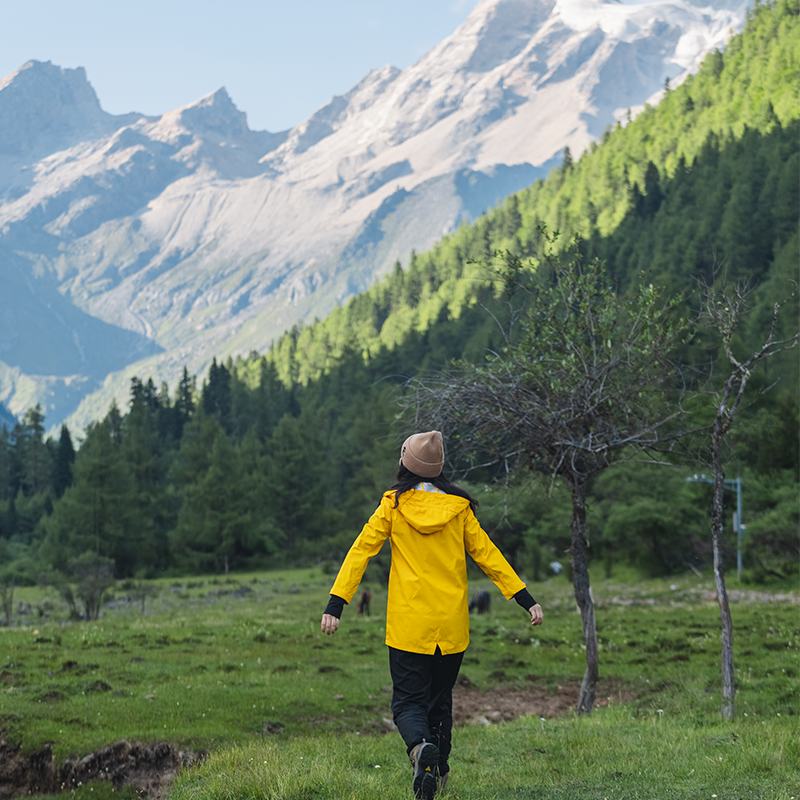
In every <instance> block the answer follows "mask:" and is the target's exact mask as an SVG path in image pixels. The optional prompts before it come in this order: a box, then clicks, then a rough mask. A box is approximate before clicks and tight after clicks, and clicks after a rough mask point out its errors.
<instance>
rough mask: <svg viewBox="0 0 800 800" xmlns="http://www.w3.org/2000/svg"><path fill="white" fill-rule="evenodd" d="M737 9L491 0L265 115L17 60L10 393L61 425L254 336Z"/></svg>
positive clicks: (557, 137)
mask: <svg viewBox="0 0 800 800" xmlns="http://www.w3.org/2000/svg"><path fill="white" fill-rule="evenodd" d="M744 12H745V5H744V3H742V2H739V1H738V0H731V2H730V3H726V2H724V0H714V2H713V3H712V2H709V3H704V2H702V0H696V2H695V3H689V2H685V1H684V0H655V1H654V2H646V3H642V4H639V5H623V4H622V3H619V2H616V1H615V0H481V2H479V3H478V4H477V6H476V7H475V9H474V10H473V12H472V14H470V16H469V17H468V19H467V20H466V21H465V22H464V24H463V25H461V26H460V27H459V28H458V30H456V31H455V32H454V33H453V35H452V36H450V37H448V38H447V39H445V40H444V41H443V42H441V43H440V44H439V45H438V46H436V47H435V48H433V49H432V50H431V51H430V52H428V53H426V54H425V55H424V56H423V57H422V58H420V59H419V61H417V62H416V63H415V64H413V65H412V66H411V67H409V68H408V69H405V70H402V71H401V70H398V69H396V68H394V67H391V66H386V67H384V68H382V69H376V70H373V71H372V72H370V73H369V74H368V75H367V76H366V77H365V78H364V79H363V80H362V81H360V82H359V83H358V84H357V85H356V86H354V87H353V88H352V89H351V90H350V91H349V92H347V93H346V94H345V95H342V96H340V97H334V98H333V99H332V100H331V102H330V103H328V104H327V105H325V106H324V107H323V108H321V109H319V110H318V111H317V112H315V113H314V114H312V115H311V117H309V118H308V119H307V120H306V121H304V122H303V123H301V124H300V125H298V126H296V127H295V128H293V129H292V130H290V131H284V132H282V133H275V134H273V133H269V132H266V131H262V132H257V131H251V130H250V129H249V127H248V125H247V118H246V115H245V114H244V113H243V112H241V111H239V110H238V109H237V108H236V106H235V105H234V103H233V102H232V100H231V99H230V97H229V96H228V94H227V93H226V92H225V90H224V89H220V90H218V91H217V92H214V93H212V94H210V95H207V96H206V97H204V98H202V99H200V100H199V101H197V102H195V103H191V104H189V105H187V106H184V107H183V108H180V109H177V110H175V111H171V112H169V113H167V114H164V115H162V116H161V117H157V118H154V117H145V116H143V115H140V114H129V115H124V116H120V117H117V116H112V115H110V114H106V113H105V112H104V111H103V110H102V109H101V107H100V104H99V103H98V101H97V97H96V96H95V93H94V91H93V89H92V88H91V86H90V85H89V83H88V82H87V80H86V76H85V74H84V72H83V70H82V69H78V70H61V69H59V68H58V67H55V66H53V65H51V64H49V63H47V64H42V63H39V62H29V63H28V64H26V65H24V66H23V67H21V68H20V69H19V70H17V71H16V72H15V73H12V74H11V75H9V76H8V77H6V78H4V79H2V80H0V259H1V260H2V261H3V263H4V264H7V265H9V266H8V269H6V270H4V272H3V273H0V309H2V311H3V319H4V320H12V319H13V320H15V321H14V323H13V325H12V324H10V323H7V324H5V325H4V326H3V327H0V401H2V402H5V404H6V405H7V407H8V408H9V409H10V410H11V411H12V412H14V413H17V414H18V413H19V412H20V411H21V410H22V409H23V408H24V407H25V406H26V405H28V404H30V403H31V402H35V401H37V400H38V401H41V402H42V403H43V404H44V405H45V407H46V410H47V413H48V418H49V420H50V422H53V423H55V422H58V421H60V420H61V419H63V418H64V417H65V416H67V415H68V414H70V413H73V412H74V411H75V409H76V407H77V406H78V404H79V403H80V404H81V405H80V409H79V412H78V416H77V419H78V420H79V421H81V422H83V421H86V420H87V419H90V418H92V417H96V416H98V415H100V414H102V413H104V411H105V409H106V408H107V406H108V402H109V401H110V398H111V397H112V396H114V395H115V394H116V395H119V396H120V399H122V398H123V397H124V395H125V393H126V392H127V381H128V377H129V376H130V375H131V374H140V375H144V376H145V377H146V376H148V375H152V376H154V378H155V379H156V380H157V381H160V380H162V379H166V380H170V381H173V382H174V380H175V377H176V375H177V374H178V373H179V371H180V370H181V369H182V368H183V365H184V364H187V365H188V366H189V367H190V369H193V370H200V369H202V368H203V367H204V366H205V364H207V363H208V362H209V361H210V359H211V356H212V355H217V356H219V355H227V354H229V353H236V352H247V351H249V350H251V349H253V348H255V349H263V348H265V347H267V346H268V345H269V343H270V342H271V341H272V340H274V339H275V338H276V337H277V336H278V335H280V333H281V332H282V331H283V330H285V329H287V328H288V327H290V326H291V325H292V324H294V323H296V322H298V321H300V320H302V319H305V318H308V317H310V316H314V315H318V316H322V315H324V314H326V313H327V312H328V311H329V310H330V309H331V308H332V307H333V306H334V304H335V303H336V302H341V301H344V300H346V298H347V297H349V296H350V295H352V294H353V293H355V292H358V291H360V290H362V289H364V288H365V287H366V286H367V285H369V284H370V283H371V282H372V281H374V279H375V277H376V276H379V275H381V274H383V273H385V272H386V271H387V270H388V269H389V268H390V267H391V264H392V263H393V262H394V260H395V259H396V258H400V259H405V258H406V257H407V255H408V252H409V251H410V250H411V248H417V249H420V250H421V249H425V248H427V247H429V246H430V245H431V244H433V243H434V242H435V241H436V240H437V239H439V238H440V237H441V236H442V235H443V234H444V233H446V232H448V231H450V230H452V229H453V228H454V227H455V226H456V225H457V224H458V223H459V221H460V220H462V219H465V218H466V219H470V218H474V217H475V216H477V215H478V214H480V213H481V211H483V210H485V209H486V208H487V207H488V206H490V205H492V204H493V203H494V202H495V201H496V200H497V199H499V198H502V197H504V196H506V195H507V194H509V193H511V192H513V191H517V190H519V189H520V188H522V187H523V186H526V185H528V184H529V183H531V182H532V181H533V180H534V179H535V178H537V177H540V176H543V175H544V174H546V172H547V171H548V170H549V169H550V167H551V166H553V165H554V164H555V163H557V162H558V161H559V160H560V157H561V154H562V153H563V150H564V147H565V146H569V147H570V148H571V150H572V152H573V153H575V154H577V153H579V152H581V151H582V150H583V149H584V148H585V147H587V146H588V144H589V143H590V142H591V141H593V140H594V139H596V138H597V137H598V136H600V134H601V133H602V132H603V130H604V129H605V128H606V127H607V126H608V125H609V124H612V123H613V122H614V121H615V119H617V118H619V117H621V116H623V115H624V114H625V113H626V110H627V109H628V108H630V107H634V108H635V107H637V106H640V105H641V104H643V103H644V102H645V101H646V100H648V99H649V98H657V97H658V92H659V91H660V90H661V89H662V88H663V85H664V81H665V79H666V78H669V79H670V80H671V81H672V82H673V84H674V83H676V82H679V81H680V80H682V79H683V77H685V75H686V74H688V73H689V72H691V71H693V70H694V69H696V68H697V66H698V64H699V63H700V61H701V60H702V58H703V57H704V56H705V54H706V53H707V52H709V50H711V49H713V48H715V47H722V46H723V45H724V43H725V42H726V40H727V38H728V36H729V35H730V32H731V31H732V30H737V29H739V28H740V27H741V24H742V22H743V20H744ZM37 315H38V316H39V318H40V321H39V324H37ZM93 326H94V327H93ZM22 331H24V336H22V335H21V334H20V332H22ZM90 331H91V332H92V333H91V336H92V337H93V338H92V345H91V346H87V344H86V341H87V338H86V337H87V336H89V335H90V334H89V332H90ZM73 334H74V335H73ZM41 352H53V353H58V354H59V359H56V361H57V362H58V363H55V364H54V363H51V361H50V360H48V359H42V358H41V357H40V356H36V355H35V353H41ZM110 373H114V374H110ZM101 389H102V391H99V392H98V390H101Z"/></svg>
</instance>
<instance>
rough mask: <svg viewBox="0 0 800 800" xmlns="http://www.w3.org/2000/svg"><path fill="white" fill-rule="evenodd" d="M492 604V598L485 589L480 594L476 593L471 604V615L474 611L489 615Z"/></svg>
mask: <svg viewBox="0 0 800 800" xmlns="http://www.w3.org/2000/svg"><path fill="white" fill-rule="evenodd" d="M491 602H492V598H491V596H490V595H489V592H487V591H486V590H485V589H482V590H481V591H480V592H475V594H474V595H472V600H471V601H470V604H469V613H470V614H471V613H472V612H473V611H477V612H478V613H479V614H488V613H489V605H490V604H491Z"/></svg>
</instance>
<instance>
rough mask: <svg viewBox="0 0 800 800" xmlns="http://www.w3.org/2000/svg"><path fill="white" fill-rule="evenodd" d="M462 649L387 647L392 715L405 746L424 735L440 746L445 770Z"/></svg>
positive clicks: (410, 746)
mask: <svg viewBox="0 0 800 800" xmlns="http://www.w3.org/2000/svg"><path fill="white" fill-rule="evenodd" d="M463 658H464V653H453V654H452V655H448V656H444V655H442V651H441V650H439V648H438V647H437V648H436V652H435V653H434V654H433V655H432V656H428V655H422V654H420V653H408V652H406V651H405V650H396V649H395V648H394V647H390V648H389V668H390V669H391V672H392V684H393V688H394V693H393V694H392V715H393V717H394V724H395V725H397V730H398V731H400V735H401V736H402V737H403V741H404V742H405V743H406V748H407V750H408V751H409V752H411V748H412V747H415V746H416V745H418V744H419V743H420V742H421V741H422V740H423V739H424V740H425V741H426V742H430V743H431V744H435V745H436V746H437V747H438V748H439V768H440V770H441V771H442V773H445V772H447V771H448V769H449V767H448V765H447V759H448V756H449V755H450V747H451V736H452V730H453V686H455V683H456V678H457V677H458V670H459V669H460V668H461V660H462V659H463Z"/></svg>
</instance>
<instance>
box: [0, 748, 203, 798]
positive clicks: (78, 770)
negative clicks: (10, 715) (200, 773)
mask: <svg viewBox="0 0 800 800" xmlns="http://www.w3.org/2000/svg"><path fill="white" fill-rule="evenodd" d="M206 756H207V753H205V752H201V753H192V752H189V751H182V750H178V748H176V747H175V746H174V745H172V744H170V743H169V742H155V743H154V744H150V745H142V744H140V743H138V742H137V743H136V744H131V743H130V742H128V741H126V740H125V739H123V740H121V741H119V742H116V743H115V744H112V745H109V746H108V747H103V748H102V749H100V750H97V751H95V752H94V753H90V754H89V755H88V756H84V757H83V758H81V759H67V760H66V761H65V762H64V764H63V765H62V766H61V767H60V768H58V769H56V767H55V764H54V762H53V750H52V747H51V746H50V745H46V746H45V747H43V748H42V749H41V750H40V751H39V752H38V753H34V754H33V755H30V756H23V755H22V753H21V752H20V750H19V747H17V746H15V745H12V744H10V743H9V742H7V741H6V739H5V738H4V737H3V736H2V735H0V800H11V798H14V797H21V796H23V795H28V794H39V793H42V794H43V793H48V794H55V793H57V792H62V791H69V790H71V789H72V788H73V787H75V786H77V785H79V784H86V783H88V782H90V781H96V780H106V781H110V782H111V783H112V784H113V786H114V788H115V789H119V788H121V787H123V786H133V787H134V788H135V789H136V790H137V792H139V794H140V795H142V796H147V797H150V798H158V797H160V795H161V792H162V791H163V790H164V789H165V788H166V787H167V786H168V785H169V783H170V782H171V781H172V780H173V778H174V777H175V775H176V773H177V772H178V770H181V769H184V768H186V767H190V766H192V764H196V763H197V762H198V761H201V760H203V759H204V758H205V757H206Z"/></svg>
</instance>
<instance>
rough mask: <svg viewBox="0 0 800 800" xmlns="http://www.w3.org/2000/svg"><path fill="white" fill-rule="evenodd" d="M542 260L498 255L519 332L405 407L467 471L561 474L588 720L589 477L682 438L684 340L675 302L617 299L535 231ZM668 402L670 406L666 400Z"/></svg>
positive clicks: (416, 390) (595, 272) (648, 292)
mask: <svg viewBox="0 0 800 800" xmlns="http://www.w3.org/2000/svg"><path fill="white" fill-rule="evenodd" d="M542 233H543V239H544V245H545V247H544V253H543V256H542V258H541V259H538V260H532V261H528V262H524V263H523V262H522V261H521V260H520V259H519V258H518V257H517V256H515V255H514V254H512V253H508V252H499V251H498V252H497V253H495V256H494V266H495V268H496V269H497V271H498V272H499V274H500V275H501V276H502V278H503V280H504V281H505V284H506V287H507V289H508V291H509V292H511V293H513V292H519V291H523V292H524V293H525V295H527V296H528V302H527V305H526V308H525V313H524V314H523V315H522V316H518V315H517V317H516V318H515V319H516V320H517V321H518V326H517V328H518V329H517V330H510V331H508V332H507V334H506V336H505V343H504V345H503V347H502V348H501V349H500V350H499V351H498V352H496V353H492V354H490V355H489V356H488V357H487V362H486V364H485V365H481V366H477V365H471V364H459V365H456V366H455V367H454V368H453V369H452V370H450V371H449V372H447V373H443V374H440V375H438V376H436V377H433V378H431V379H429V380H426V379H420V380H418V381H415V382H412V383H411V384H410V387H411V388H412V390H413V391H411V392H409V393H408V395H407V399H406V403H407V404H409V405H413V408H414V410H415V412H416V415H417V419H416V423H417V425H424V426H426V427H427V426H431V427H436V428H439V429H440V430H442V431H445V432H447V435H448V442H449V446H450V448H451V449H452V450H455V451H458V452H459V453H461V454H463V455H466V456H467V458H468V459H471V460H472V462H473V463H475V461H476V459H477V460H479V461H480V462H486V461H493V462H495V463H497V462H498V461H505V462H506V463H507V464H508V463H511V464H514V465H518V466H524V467H527V468H530V469H533V470H536V471H539V472H543V473H546V474H549V475H551V476H553V477H556V476H559V477H561V478H562V479H563V480H564V481H565V482H566V484H567V486H568V487H569V489H570V492H571V494H572V526H571V527H572V544H571V548H570V550H571V556H572V567H573V572H572V574H573V586H574V590H575V599H576V601H577V603H578V607H579V608H580V612H581V618H582V621H583V633H584V640H585V643H586V672H585V674H584V678H583V682H582V684H581V690H580V696H579V698H578V712H579V713H590V712H591V709H592V706H593V704H594V699H595V692H596V685H597V678H598V648H597V631H596V625H595V616H594V603H593V600H592V594H591V590H590V585H589V570H588V547H589V543H588V540H587V534H586V531H587V528H586V492H587V484H588V482H589V480H590V479H591V477H592V476H593V475H595V474H596V473H597V472H599V471H600V470H603V469H605V468H606V467H608V466H609V465H610V464H611V463H612V462H614V461H615V460H617V459H618V458H620V457H621V454H622V453H623V452H625V451H630V450H636V451H642V450H650V449H657V448H659V447H662V446H664V445H665V443H669V442H673V441H674V440H675V438H676V437H677V436H678V435H679V433H680V432H679V431H677V424H676V423H677V421H678V419H679V417H680V416H681V414H682V407H681V404H680V392H675V394H674V395H671V394H670V393H671V392H672V391H673V390H674V389H675V384H676V367H675V364H674V363H673V362H672V361H670V359H669V354H670V353H671V351H672V350H673V348H674V347H675V346H676V345H677V344H678V343H679V342H681V341H683V340H684V337H685V336H686V331H687V325H686V324H685V323H684V322H682V321H681V320H680V319H679V315H678V313H677V305H678V302H679V301H678V300H671V301H665V300H664V299H663V298H662V297H661V294H660V292H659V291H658V290H657V289H655V288H654V287H653V286H652V285H648V284H644V283H643V284H642V285H640V286H638V287H636V288H635V289H634V290H632V291H631V292H630V293H629V294H628V295H626V296H622V295H620V294H618V293H617V292H616V291H615V287H614V286H613V285H612V282H611V280H610V278H609V276H608V275H607V273H606V271H605V268H604V265H603V264H602V263H601V262H599V261H597V260H592V261H589V262H586V261H585V260H584V259H583V258H582V257H581V255H580V252H579V246H578V245H579V243H576V246H575V247H573V248H572V250H571V251H570V252H569V253H568V254H567V255H565V256H558V255H556V254H555V253H554V250H553V244H554V242H555V238H556V236H555V235H551V234H548V233H547V231H546V230H544V229H543V230H542ZM670 396H673V397H674V398H675V399H673V400H669V399H668V398H669V397H670Z"/></svg>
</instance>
